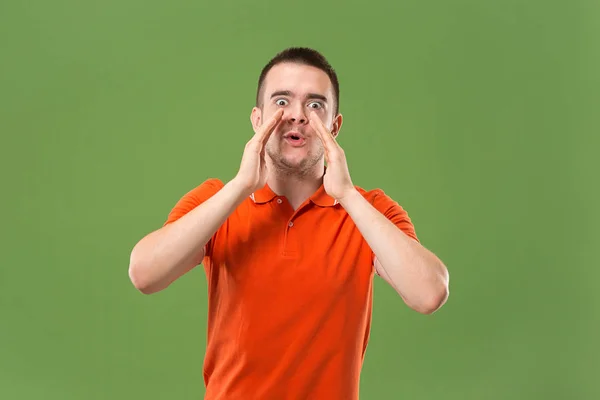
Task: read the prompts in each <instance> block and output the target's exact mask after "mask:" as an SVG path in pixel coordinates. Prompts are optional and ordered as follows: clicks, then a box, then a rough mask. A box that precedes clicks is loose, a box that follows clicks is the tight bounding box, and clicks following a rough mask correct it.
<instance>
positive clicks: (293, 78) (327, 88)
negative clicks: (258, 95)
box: [264, 63, 333, 98]
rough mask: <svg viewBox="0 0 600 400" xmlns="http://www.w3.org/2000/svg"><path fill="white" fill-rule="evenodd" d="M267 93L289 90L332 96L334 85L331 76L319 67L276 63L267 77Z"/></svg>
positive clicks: (302, 93) (295, 92)
mask: <svg viewBox="0 0 600 400" xmlns="http://www.w3.org/2000/svg"><path fill="white" fill-rule="evenodd" d="M264 88H265V95H266V96H267V97H268V96H270V95H271V94H272V93H273V92H279V91H289V92H291V94H294V95H304V94H306V93H319V94H322V95H324V96H327V97H328V98H330V97H331V96H332V92H333V87H332V85H331V80H330V79H329V76H328V75H327V74H326V73H325V72H324V71H322V70H320V69H319V68H316V67H313V66H310V65H303V64H291V63H282V64H278V65H275V66H274V67H273V68H272V69H271V70H270V71H269V72H268V73H267V75H266V77H265V85H264Z"/></svg>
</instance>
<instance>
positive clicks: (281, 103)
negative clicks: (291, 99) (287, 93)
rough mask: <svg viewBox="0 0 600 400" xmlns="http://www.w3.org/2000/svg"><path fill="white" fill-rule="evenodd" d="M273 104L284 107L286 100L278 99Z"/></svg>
mask: <svg viewBox="0 0 600 400" xmlns="http://www.w3.org/2000/svg"><path fill="white" fill-rule="evenodd" d="M275 104H277V105H278V106H285V105H287V100H285V99H279V100H277V101H276V102H275Z"/></svg>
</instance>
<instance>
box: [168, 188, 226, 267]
mask: <svg viewBox="0 0 600 400" xmlns="http://www.w3.org/2000/svg"><path fill="white" fill-rule="evenodd" d="M223 186H224V185H223V182H221V181H220V180H219V179H216V178H210V179H207V180H205V181H204V182H202V183H201V184H200V185H199V186H197V187H196V188H194V189H192V190H191V191H189V192H188V193H186V194H185V195H184V196H183V197H182V198H181V199H179V201H178V202H177V203H176V204H175V206H174V207H173V209H172V210H171V212H170V213H169V215H168V217H167V220H166V221H165V223H164V225H163V226H166V225H168V224H171V223H173V222H175V221H177V220H178V219H179V218H181V217H183V216H184V215H186V214H187V213H189V212H190V211H192V210H193V209H194V208H196V207H198V206H199V205H200V204H202V203H204V202H205V201H206V200H208V199H210V198H211V197H212V196H214V195H215V194H216V193H217V192H218V191H219V190H221V189H222V188H223ZM213 238H214V236H213ZM213 238H211V240H209V242H208V243H207V244H206V246H204V257H205V259H206V257H207V256H208V255H209V254H210V253H211V251H210V250H211V248H212V244H213V243H212V242H213Z"/></svg>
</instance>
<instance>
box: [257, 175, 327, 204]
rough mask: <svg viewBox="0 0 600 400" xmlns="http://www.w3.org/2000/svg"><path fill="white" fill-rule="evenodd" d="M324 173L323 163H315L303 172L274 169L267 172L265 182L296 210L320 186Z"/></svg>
mask: <svg viewBox="0 0 600 400" xmlns="http://www.w3.org/2000/svg"><path fill="white" fill-rule="evenodd" d="M324 173H325V169H324V166H323V165H317V166H315V168H313V169H311V170H310V171H308V172H307V173H305V174H294V173H289V172H284V171H277V170H274V171H272V172H270V173H269V177H268V178H267V184H268V185H269V187H270V188H271V190H272V191H273V192H275V193H276V194H277V195H278V196H284V197H285V198H286V199H287V200H288V201H289V202H290V204H291V205H292V207H293V208H294V210H296V209H298V207H300V206H301V205H302V203H304V202H305V201H306V199H308V198H309V197H310V196H312V195H313V194H314V193H315V192H316V191H317V190H318V189H319V187H321V185H322V184H323V174H324Z"/></svg>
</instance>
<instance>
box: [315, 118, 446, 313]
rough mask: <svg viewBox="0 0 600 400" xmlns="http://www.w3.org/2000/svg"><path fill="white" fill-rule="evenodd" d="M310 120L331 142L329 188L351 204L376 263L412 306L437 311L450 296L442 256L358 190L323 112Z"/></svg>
mask: <svg viewBox="0 0 600 400" xmlns="http://www.w3.org/2000/svg"><path fill="white" fill-rule="evenodd" d="M310 125H311V127H312V128H313V129H314V130H315V132H316V133H317V135H318V137H319V139H321V142H322V143H323V146H324V148H325V160H326V162H327V166H328V167H327V171H326V172H325V176H324V177H323V185H324V186H325V191H326V192H327V193H328V194H329V195H330V196H332V197H333V198H335V199H336V200H338V202H339V203H340V204H341V205H342V207H344V209H346V211H347V212H348V214H349V215H350V217H351V218H352V220H353V221H354V223H355V224H356V226H357V228H358V230H359V231H360V232H361V234H362V235H363V237H364V238H365V240H366V241H367V243H368V244H369V246H371V249H372V250H373V253H375V262H374V264H375V268H376V270H377V272H378V274H379V275H380V276H381V277H382V278H383V279H385V280H386V281H387V282H388V283H389V284H390V285H392V287H394V289H396V291H397V292H398V294H399V295H400V296H401V297H402V298H403V299H404V301H405V302H406V304H407V305H408V306H409V307H411V308H412V309H414V310H416V311H418V312H420V313H423V314H431V313H433V312H434V311H436V310H437V309H439V308H440V307H441V306H442V305H443V304H444V303H445V302H446V299H447V298H448V280H449V277H448V271H447V270H446V267H445V266H444V264H442V262H441V261H440V260H439V259H438V258H437V257H436V256H435V255H434V254H433V253H432V252H430V251H429V250H427V249H426V248H424V247H423V246H421V244H419V243H418V242H417V241H416V240H413V239H412V238H410V237H408V236H407V235H406V234H405V233H404V232H403V231H402V230H401V229H399V228H398V227H397V226H396V225H395V224H394V223H393V222H392V221H390V220H389V219H388V218H386V217H385V216H384V215H383V214H382V213H380V212H379V211H378V210H377V209H376V208H375V207H373V206H372V205H371V204H369V202H368V201H367V200H366V199H365V198H364V197H363V196H362V195H361V194H360V193H359V192H358V191H357V190H356V188H355V187H354V185H353V184H352V179H351V178H350V172H349V170H348V164H347V162H346V155H345V154H344V150H343V149H342V148H341V147H340V145H339V144H338V143H337V141H336V140H335V136H334V135H333V134H332V133H331V132H330V131H329V130H328V129H327V127H326V126H325V125H324V124H323V121H322V120H321V119H320V118H319V116H318V115H317V114H316V113H314V112H311V114H310Z"/></svg>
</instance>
